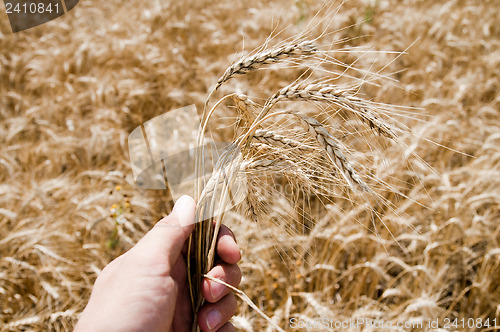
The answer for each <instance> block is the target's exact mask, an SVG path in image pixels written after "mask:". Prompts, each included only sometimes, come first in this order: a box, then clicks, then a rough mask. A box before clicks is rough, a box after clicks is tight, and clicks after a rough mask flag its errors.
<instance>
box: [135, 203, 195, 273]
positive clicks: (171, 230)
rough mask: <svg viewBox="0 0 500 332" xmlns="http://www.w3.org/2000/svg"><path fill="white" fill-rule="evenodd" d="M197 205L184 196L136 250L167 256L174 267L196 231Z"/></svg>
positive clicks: (141, 241)
mask: <svg viewBox="0 0 500 332" xmlns="http://www.w3.org/2000/svg"><path fill="white" fill-rule="evenodd" d="M195 209H196V203H195V201H194V199H192V198H191V197H189V196H186V195H185V196H182V197H181V198H179V199H178V200H177V202H176V203H175V206H174V208H173V210H172V213H170V214H169V215H168V216H166V217H165V218H163V219H162V220H160V221H159V222H158V223H157V224H156V225H155V226H154V227H153V229H151V230H150V231H149V232H148V233H147V234H146V235H145V236H144V237H143V238H142V239H141V240H140V241H139V243H137V245H136V247H135V250H138V251H141V252H142V253H144V254H146V255H148V256H149V255H155V256H156V255H165V256H167V259H168V261H169V263H170V266H172V265H173V264H174V263H175V260H176V259H177V258H178V257H179V255H180V253H181V250H182V247H183V245H184V243H185V242H186V240H187V238H188V237H189V235H190V234H191V233H192V232H193V230H194V223H195Z"/></svg>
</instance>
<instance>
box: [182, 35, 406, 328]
mask: <svg viewBox="0 0 500 332" xmlns="http://www.w3.org/2000/svg"><path fill="white" fill-rule="evenodd" d="M321 54H322V52H321V51H319V50H318V48H317V47H316V46H315V45H314V42H313V41H310V40H302V41H296V42H291V43H287V44H284V45H280V46H277V47H274V48H271V49H269V50H266V51H262V52H259V53H256V54H252V55H248V56H246V57H243V58H242V59H240V60H239V61H237V62H236V63H234V64H233V65H231V66H230V67H229V68H228V69H227V70H226V72H225V73H224V74H223V76H222V77H221V78H220V79H219V80H218V82H217V84H216V86H215V88H214V89H213V90H212V92H211V93H210V94H209V97H208V98H207V102H206V104H205V111H204V114H203V122H202V127H201V129H200V132H199V142H198V143H199V146H202V145H203V144H202V143H203V142H202V137H204V135H205V132H206V130H207V126H208V122H209V120H210V118H211V117H212V116H213V114H214V113H215V111H216V110H217V109H218V108H220V107H222V106H223V105H224V104H225V103H229V102H230V101H231V102H232V103H233V104H234V108H235V109H236V110H237V114H238V115H237V117H238V121H236V123H237V124H238V128H235V129H236V130H235V131H236V132H238V136H237V137H236V138H235V140H234V142H233V143H234V147H233V148H232V149H229V150H228V151H226V152H225V153H224V154H223V155H222V156H221V157H220V158H219V160H218V161H217V163H216V166H215V169H214V172H213V173H212V176H211V178H210V179H209V180H208V181H206V182H205V181H204V180H203V179H204V178H203V177H202V176H201V174H198V175H199V176H198V179H201V180H200V181H199V183H197V188H196V192H197V201H198V204H197V211H196V221H197V223H196V227H195V231H194V233H193V234H192V236H191V237H190V239H189V241H190V245H189V250H190V251H191V252H190V253H189V257H191V258H190V260H189V261H188V273H189V275H188V278H189V287H190V296H191V301H192V306H193V312H194V313H195V315H196V313H197V312H198V311H199V309H200V308H201V306H202V305H203V297H202V295H201V282H202V279H203V278H208V279H210V280H213V281H215V282H220V283H222V284H224V285H226V286H227V287H229V288H231V289H232V290H233V291H234V292H235V294H236V295H237V296H239V297H240V298H241V299H242V300H244V301H245V302H247V303H248V304H249V305H250V306H251V307H252V308H253V309H254V310H256V311H257V312H258V313H259V314H260V315H262V316H263V317H264V318H265V319H266V320H268V322H269V323H270V324H271V325H273V326H274V327H275V328H276V329H277V330H279V331H282V329H281V328H280V327H279V326H277V325H276V323H274V322H273V321H272V320H271V319H269V318H268V317H267V316H266V315H265V314H264V313H262V312H261V311H260V310H259V309H258V308H257V307H256V306H255V305H254V304H253V303H252V302H251V301H250V299H249V298H248V297H247V296H246V295H245V294H244V293H243V292H242V291H240V290H237V289H236V288H234V287H231V286H230V285H227V284H225V283H224V282H223V281H220V280H214V279H213V278H210V277H208V276H206V273H207V272H208V271H209V270H210V269H211V268H212V267H213V264H214V257H215V245H216V239H217V235H218V232H219V228H220V226H221V223H222V220H223V218H224V215H225V213H224V211H225V210H227V208H228V207H229V206H231V204H232V199H233V195H234V194H235V193H234V190H235V189H234V187H235V183H237V182H238V176H239V175H238V174H241V173H242V172H243V173H244V174H246V175H248V174H252V173H253V172H257V173H259V172H263V171H265V172H276V173H280V174H286V175H287V176H290V177H294V178H296V179H297V181H299V182H300V183H301V184H302V185H304V186H308V187H310V188H314V189H315V190H316V192H319V193H322V194H325V193H326V194H328V191H330V190H331V188H332V186H331V185H332V184H337V185H338V186H342V185H344V186H345V185H346V184H347V186H348V187H350V188H351V189H352V190H353V191H355V192H357V193H364V194H370V193H371V190H370V187H369V186H368V185H367V184H366V183H365V181H363V179H362V177H361V176H360V175H358V173H357V172H356V170H355V168H354V167H353V166H352V165H351V163H350V162H349V160H348V159H347V158H346V157H345V154H344V152H343V150H344V146H343V144H342V142H340V141H339V140H338V139H337V138H336V137H335V136H334V135H332V134H331V133H330V131H329V130H328V128H327V127H326V126H325V125H323V124H322V123H321V122H320V121H318V120H317V119H315V118H313V117H311V116H308V115H307V114H304V112H302V111H301V110H297V109H295V110H293V109H289V108H285V109H277V105H278V104H279V103H280V102H283V101H302V102H312V103H324V104H325V105H327V106H328V107H331V108H333V109H338V110H342V111H344V112H348V113H351V114H352V115H354V116H355V117H357V118H358V119H359V120H361V121H362V122H363V123H365V124H367V125H368V126H369V127H370V128H371V129H373V132H374V133H378V134H380V135H383V136H385V137H387V138H388V139H395V138H396V134H395V128H394V126H393V125H391V124H389V123H387V122H386V121H384V120H383V119H382V118H381V117H380V116H379V114H378V113H377V108H376V107H375V106H374V104H373V103H371V102H369V101H367V100H364V99H363V98H361V97H360V96H358V95H357V94H356V92H355V90H354V89H343V88H342V87H340V86H335V85H333V84H331V83H329V82H330V80H329V79H328V78H324V79H319V80H316V81H315V82H308V80H306V79H304V80H303V81H296V82H293V83H292V84H290V85H288V86H285V87H283V88H281V89H280V90H279V91H277V92H276V93H275V94H274V95H272V96H271V97H270V98H268V99H267V100H266V101H265V102H264V103H263V104H259V103H257V102H255V101H253V100H252V99H251V98H250V97H248V96H246V95H243V94H237V93H232V94H229V95H226V96H225V97H223V98H221V99H220V100H218V101H217V102H216V103H215V105H214V106H213V107H212V108H210V109H209V108H208V103H209V99H210V97H211V96H212V95H213V93H214V92H215V91H217V90H218V89H219V88H220V87H221V86H222V85H223V84H224V83H225V82H227V81H228V80H230V79H231V78H233V77H234V76H237V75H242V74H246V73H249V72H252V71H256V70H258V69H261V68H263V67H264V66H267V65H270V64H274V63H278V62H281V61H287V60H289V61H293V62H294V63H298V62H307V61H308V59H311V58H317V57H319V56H321ZM272 118H273V119H277V118H279V119H280V120H279V121H289V118H293V119H295V121H296V123H297V124H300V126H301V127H302V128H303V130H304V134H306V135H308V137H307V139H306V141H305V142H301V141H299V140H297V139H296V136H297V135H296V132H295V131H294V132H293V133H292V134H290V135H288V133H289V132H276V131H275V130H273V128H269V121H271V119H272ZM284 118H285V119H286V120H283V119H284ZM275 123H276V122H274V124H275ZM299 137H303V136H299ZM201 155H203V151H199V157H198V158H197V165H196V166H197V168H196V169H197V170H203V169H205V168H204V165H203V158H201ZM311 161H313V163H312V164H311ZM306 164H309V165H310V166H309V167H307V166H304V165H306ZM249 191H250V192H251V190H249ZM246 206H247V209H246V211H247V213H248V214H249V216H250V217H251V218H252V219H254V220H257V219H258V211H257V209H256V208H255V202H253V200H252V195H251V193H249V195H248V197H247V199H246ZM216 211H218V212H216ZM192 251H194V252H192ZM196 321H197V320H196V319H195V320H194V322H195V323H194V324H193V331H199V328H198V326H197V324H196Z"/></svg>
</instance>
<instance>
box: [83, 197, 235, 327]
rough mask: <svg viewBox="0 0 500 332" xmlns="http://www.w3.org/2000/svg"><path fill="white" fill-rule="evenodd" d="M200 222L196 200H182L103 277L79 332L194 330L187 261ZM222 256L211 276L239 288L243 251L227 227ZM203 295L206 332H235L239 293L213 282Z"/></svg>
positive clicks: (200, 321)
mask: <svg viewBox="0 0 500 332" xmlns="http://www.w3.org/2000/svg"><path fill="white" fill-rule="evenodd" d="M194 219H195V202H194V200H193V199H192V198H191V197H189V196H183V197H181V198H180V199H179V200H178V201H177V202H176V204H175V206H174V209H173V211H172V213H171V214H170V215H169V216H167V217H165V218H163V219H162V220H160V221H159V222H158V223H157V224H156V225H155V226H154V227H153V229H151V231H149V232H148V233H147V234H146V235H145V236H144V237H143V238H142V239H141V240H140V241H139V242H138V243H137V244H136V245H135V246H134V247H133V248H132V249H130V250H129V251H128V252H126V253H125V254H123V255H121V256H120V257H118V258H116V259H115V260H114V261H112V262H111V263H109V264H108V265H107V266H106V267H105V268H104V269H103V270H102V272H101V274H99V277H98V278H97V280H96V282H95V284H94V288H93V290H92V295H91V297H90V300H89V302H88V304H87V307H86V308H85V310H84V311H83V312H82V314H81V316H80V320H79V321H78V323H77V325H76V327H75V331H79V332H80V331H81V332H87V331H175V332H185V331H190V329H191V325H192V321H193V313H192V310H191V302H190V297H189V291H188V282H187V268H186V264H185V259H186V254H187V241H186V240H187V238H188V237H189V235H190V234H191V233H192V232H193V230H194V222H195V220H194ZM217 254H218V259H217V260H216V264H217V265H216V266H215V267H214V268H213V269H212V270H211V271H210V272H209V273H208V275H209V276H211V277H213V278H217V279H221V280H223V281H225V282H226V283H228V284H231V285H233V286H235V287H237V286H238V284H239V283H240V280H241V271H240V269H239V267H238V265H237V264H236V263H238V261H239V260H240V251H239V248H238V245H237V244H236V241H235V239H234V235H233V234H232V232H231V231H230V230H229V228H227V227H225V226H222V227H221V229H220V232H219V237H218V242H217ZM202 294H203V297H204V298H205V299H206V300H207V302H206V303H205V304H204V306H203V307H202V308H201V310H200V312H199V313H198V325H199V326H200V328H201V330H202V331H204V332H207V331H210V332H211V331H219V332H229V331H235V329H234V327H233V325H232V324H231V323H229V322H228V321H229V319H230V318H231V317H232V316H233V315H234V313H235V312H236V299H235V296H234V294H232V293H230V290H229V289H228V288H227V287H225V286H223V285H221V284H218V283H216V282H213V281H208V280H204V281H203V284H202Z"/></svg>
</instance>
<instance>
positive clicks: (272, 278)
mask: <svg viewBox="0 0 500 332" xmlns="http://www.w3.org/2000/svg"><path fill="white" fill-rule="evenodd" d="M498 6H499V3H498V1H496V0H483V1H472V0H470V1H467V0H448V1H445V0H440V1H417V0H414V1H409V0H408V1H400V0H375V1H369V0H352V1H347V2H346V3H345V4H344V5H343V6H342V7H341V8H340V10H339V11H338V13H336V14H335V19H334V20H331V22H333V23H332V25H331V26H330V27H326V28H325V29H329V30H328V32H332V34H331V36H332V45H334V43H335V42H337V41H339V40H344V42H343V44H335V45H334V46H332V47H339V48H340V47H342V46H346V45H347V44H348V45H349V46H352V47H355V46H365V47H370V48H371V49H374V50H383V51H403V50H405V49H406V48H407V47H408V46H410V45H412V46H411V47H410V48H409V50H408V52H407V54H403V55H402V56H401V57H399V58H397V59H396V60H394V62H392V63H391V66H390V70H389V72H391V73H394V74H393V75H391V78H392V79H394V80H396V87H395V85H393V84H387V85H382V86H380V87H377V88H369V89H366V91H364V93H365V94H366V95H367V96H368V97H369V98H372V99H373V100H375V101H377V102H384V103H392V104H396V105H402V106H405V107H417V108H419V109H418V110H417V111H415V112H422V113H423V114H425V115H426V117H425V121H413V122H411V121H410V122H408V123H406V125H408V126H409V127H410V128H411V131H412V132H413V133H414V134H415V135H414V136H411V137H410V138H408V139H409V141H408V142H407V143H408V146H407V147H406V149H405V150H404V151H403V154H398V153H393V152H392V150H391V149H390V147H388V149H387V151H386V153H384V154H383V155H382V156H381V158H383V159H384V160H383V162H380V165H381V167H382V166H384V165H385V167H389V168H390V170H391V177H392V178H395V179H399V180H400V189H402V190H403V191H404V194H405V195H406V196H402V195H391V194H390V193H387V196H386V197H384V198H385V199H386V200H387V201H388V202H390V203H391V204H392V206H393V209H388V210H387V211H385V210H380V211H377V212H376V213H377V215H378V216H380V220H383V221H384V224H385V226H384V227H385V229H386V230H384V228H383V227H382V228H381V229H379V230H378V231H376V232H374V230H373V229H372V226H371V223H372V220H371V218H370V214H369V213H367V212H366V210H365V209H364V208H362V207H358V208H356V205H354V204H351V205H349V209H347V208H346V207H345V206H342V205H336V204H331V205H327V206H326V207H324V209H322V210H321V211H320V212H321V213H319V212H316V213H312V212H311V213H310V214H311V215H315V218H316V220H315V222H314V223H312V224H311V225H309V226H308V227H307V230H304V229H300V227H299V226H297V225H296V222H295V221H294V220H293V218H291V217H292V216H294V215H297V212H296V211H291V212H290V211H287V210H286V209H287V208H288V207H287V206H286V204H283V205H282V209H283V211H277V212H276V211H275V212H276V215H275V218H274V221H276V219H280V218H281V219H282V217H283V216H289V217H290V220H282V221H283V222H284V223H288V224H289V225H290V227H291V228H293V227H294V228H296V229H295V230H294V232H295V233H294V232H292V231H286V232H284V233H289V235H286V234H285V236H282V233H283V232H281V231H280V229H279V227H278V228H277V226H276V225H275V223H271V224H266V221H265V220H264V221H262V222H261V223H255V222H252V221H248V220H240V221H239V222H238V221H237V220H238V218H237V217H235V216H233V217H234V218H233V219H234V220H236V221H235V222H234V224H232V225H231V227H232V228H233V230H234V232H235V233H236V237H237V239H238V241H239V243H240V246H241V247H242V250H243V261H242V263H241V267H242V270H243V274H244V277H243V281H242V284H241V286H240V289H242V290H243V291H245V292H246V294H247V295H248V296H249V297H250V298H251V299H252V300H253V301H254V302H255V303H256V304H257V305H258V306H259V307H260V308H261V309H262V310H263V311H264V312H265V313H266V314H268V315H269V316H270V317H272V318H273V320H274V321H275V322H276V323H278V324H279V325H280V326H282V327H283V328H285V329H288V330H291V328H289V327H287V326H288V325H289V319H290V318H292V317H298V318H301V319H304V320H306V319H318V318H320V317H329V318H332V319H333V318H335V319H336V320H339V321H341V320H345V319H349V318H371V319H377V318H379V319H384V320H386V321H387V320H390V321H394V322H397V321H400V320H414V321H419V320H428V319H436V318H439V319H440V320H441V322H442V321H443V319H444V318H445V317H448V318H451V319H454V318H466V319H468V318H482V319H484V320H485V319H490V323H492V320H493V319H496V320H497V321H496V322H497V324H498V323H500V222H499V221H500V77H499V76H500V70H499V68H500V11H498ZM319 8H320V4H319V3H318V2H316V1H312V0H311V1H309V0H297V1H292V0H278V1H272V2H268V1H259V0H256V1H251V2H250V1H227V0H221V1H205V0H189V1H175V2H174V1H147V2H145V1H138V0H131V1H127V2H123V1H95V0H88V1H81V2H80V4H79V5H78V7H77V8H75V9H74V10H73V11H72V12H70V13H69V14H67V15H64V16H63V17H61V18H59V19H57V20H55V21H52V22H50V23H48V24H45V25H43V26H41V27H38V28H34V29H31V30H29V31H26V32H21V33H17V34H12V33H11V32H10V27H9V26H8V19H7V16H6V14H5V13H4V12H2V14H1V15H0V324H1V328H2V330H5V331H28V330H36V331H38V330H40V331H41V330H50V331H66V330H71V329H72V326H73V325H74V324H75V323H76V321H77V319H78V314H79V312H80V311H81V310H82V309H83V308H84V306H85V304H86V301H87V299H88V297H89V295H90V291H91V287H92V284H93V282H94V280H95V278H96V277H97V275H98V273H99V272H100V270H101V269H102V268H103V267H104V266H105V265H106V264H107V263H108V262H110V261H111V260H112V259H113V258H115V257H117V256H118V255H120V254H121V253H123V252H124V251H126V250H127V249H128V248H130V247H131V246H133V244H134V243H135V242H136V241H138V239H140V238H141V237H142V235H143V234H144V233H145V232H146V231H147V230H148V229H149V228H150V227H151V226H152V225H153V224H154V223H155V222H156V221H157V220H159V219H160V218H161V217H162V216H163V215H166V214H167V213H169V211H170V209H171V206H169V204H168V203H167V202H169V197H168V193H166V192H164V191H161V190H142V189H140V188H138V187H137V186H136V185H135V183H134V179H133V177H132V172H131V168H130V161H129V156H128V146H127V138H128V135H129V133H130V132H131V131H132V130H133V129H135V128H136V127H137V126H139V125H141V124H142V123H143V122H145V121H147V120H149V119H151V118H153V117H155V116H157V115H160V114H163V113H165V112H167V111H169V110H172V109H176V108H179V107H182V106H186V105H190V104H195V105H197V107H198V109H199V110H201V109H202V108H203V104H204V102H205V98H206V97H207V92H208V91H209V89H210V88H211V87H213V85H214V84H215V82H217V79H218V78H219V77H220V76H221V75H222V74H223V73H224V70H225V69H226V68H227V67H228V66H229V65H230V64H231V63H232V62H233V61H234V60H236V59H237V58H238V57H239V56H240V55H241V54H243V53H246V52H248V51H250V50H253V49H255V48H257V47H258V46H260V45H262V44H263V43H264V42H265V40H266V38H267V37H268V36H269V35H271V34H272V33H273V31H274V30H280V29H282V28H285V27H286V28H287V29H286V30H285V31H284V32H283V33H282V34H281V35H280V36H279V37H278V40H281V39H285V38H288V37H290V36H293V35H294V34H298V33H300V32H302V31H303V29H304V28H305V26H306V24H307V22H308V21H309V20H311V19H313V18H314V15H315V14H316V13H317V11H318V10H319ZM325 22H330V21H328V20H326V21H325ZM319 28H321V27H319ZM353 56H357V55H353V54H349V53H346V54H344V55H342V54H341V55H340V57H341V58H340V59H341V60H342V61H346V62H349V58H351V61H352V57H353ZM379 56H380V57H382V60H383V57H384V56H388V55H387V54H384V53H381V54H380V55H379ZM364 59H365V58H360V60H359V61H358V66H360V67H361V68H365V67H366V68H365V69H367V70H368V69H371V68H368V66H369V63H370V61H368V60H369V57H368V60H367V62H366V64H364V62H363V61H365V60H364ZM393 59H394V57H388V59H387V61H386V63H389V62H390V61H392V60H393ZM286 75H288V74H286V72H282V71H280V70H274V69H271V70H267V71H258V72H256V73H253V74H251V75H249V76H248V77H247V78H245V79H232V80H231V82H230V86H231V91H233V92H234V91H236V92H242V93H246V94H253V95H257V96H262V95H272V94H273V93H274V92H275V91H276V90H277V89H279V88H280V87H282V86H283V82H287V81H288V82H289V80H290V77H289V76H286ZM423 138H427V139H423ZM443 146H445V147H443ZM412 153H416V154H417V155H418V156H419V157H420V158H422V160H423V161H425V162H426V163H427V164H428V165H425V164H424V162H423V161H421V162H420V166H421V167H418V165H419V164H418V162H417V163H414V164H413V165H414V167H412V168H408V167H407V160H406V159H407V157H408V156H410V155H411V154H412ZM387 165H389V166H387ZM373 171H374V172H375V173H376V172H377V169H375V170H373ZM380 172H383V170H382V169H381V170H380ZM401 183H403V185H401ZM276 202H277V203H276V204H279V203H280V200H279V198H276ZM272 218H273V217H272V216H271V218H270V219H272ZM240 219H242V218H240ZM285 219H286V218H285ZM275 226H276V227H275ZM273 231H274V233H273ZM299 249H300V250H303V249H305V252H302V253H301V252H298V251H299ZM233 323H234V325H235V326H237V327H238V328H239V329H241V330H242V331H265V330H266V329H270V328H269V327H268V324H267V322H266V321H265V320H263V319H262V318H261V317H259V316H258V315H257V314H256V313H255V312H253V311H252V309H251V308H249V307H248V305H247V304H246V303H240V307H239V311H238V313H237V316H236V317H234V319H233ZM466 329H468V330H475V329H474V328H466ZM479 329H480V328H476V330H479ZM490 329H491V328H490ZM459 330H460V329H459Z"/></svg>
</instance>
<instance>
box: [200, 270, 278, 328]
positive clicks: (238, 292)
mask: <svg viewBox="0 0 500 332" xmlns="http://www.w3.org/2000/svg"><path fill="white" fill-rule="evenodd" d="M204 277H205V278H207V279H208V280H210V281H213V282H216V283H219V284H221V285H224V286H226V287H227V288H229V289H230V290H232V291H233V292H234V294H235V295H236V296H238V297H239V298H240V299H241V300H243V301H244V302H246V303H247V304H248V305H249V306H250V307H251V308H252V309H253V310H255V311H256V312H257V313H258V314H259V315H260V316H261V317H262V318H264V319H265V320H266V321H267V322H268V323H269V324H271V325H272V326H273V327H274V328H275V329H276V330H277V331H279V332H285V330H283V329H282V328H281V327H279V325H277V324H276V323H275V322H274V321H273V320H272V319H271V318H269V316H267V315H266V314H265V313H264V312H262V310H260V309H259V307H257V306H256V305H255V303H253V302H252V300H251V299H250V298H249V297H248V296H247V295H246V294H245V293H244V292H243V291H241V290H239V289H238V288H236V287H234V286H231V285H230V284H228V283H227V282H224V281H222V280H220V279H217V278H212V277H211V276H209V275H204Z"/></svg>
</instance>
